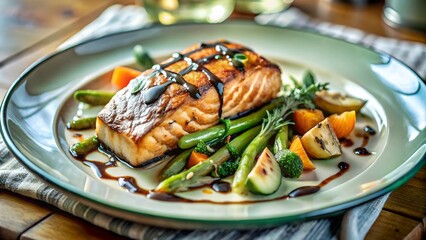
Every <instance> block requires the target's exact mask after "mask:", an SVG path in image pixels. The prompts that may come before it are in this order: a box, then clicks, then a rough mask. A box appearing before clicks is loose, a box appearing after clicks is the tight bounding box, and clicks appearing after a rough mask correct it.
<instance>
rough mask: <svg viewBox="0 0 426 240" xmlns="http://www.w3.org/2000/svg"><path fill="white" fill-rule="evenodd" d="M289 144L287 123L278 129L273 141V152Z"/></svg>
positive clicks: (285, 147) (275, 152)
mask: <svg viewBox="0 0 426 240" xmlns="http://www.w3.org/2000/svg"><path fill="white" fill-rule="evenodd" d="M288 146H289V142H288V125H284V126H282V127H281V129H280V130H279V131H278V133H277V136H275V142H274V154H277V153H278V152H280V151H282V150H284V149H287V148H288Z"/></svg>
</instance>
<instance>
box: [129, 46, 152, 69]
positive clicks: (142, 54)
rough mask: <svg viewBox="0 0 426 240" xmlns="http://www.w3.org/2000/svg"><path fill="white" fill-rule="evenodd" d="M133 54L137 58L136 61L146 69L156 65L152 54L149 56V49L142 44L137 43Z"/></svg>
mask: <svg viewBox="0 0 426 240" xmlns="http://www.w3.org/2000/svg"><path fill="white" fill-rule="evenodd" d="M133 55H134V57H135V59H136V62H137V63H138V64H139V65H141V67H143V69H144V70H146V69H148V68H151V67H152V66H153V65H154V61H153V60H152V58H151V56H149V54H148V51H146V49H145V48H144V47H142V46H141V45H136V46H134V47H133Z"/></svg>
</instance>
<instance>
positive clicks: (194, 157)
mask: <svg viewBox="0 0 426 240" xmlns="http://www.w3.org/2000/svg"><path fill="white" fill-rule="evenodd" d="M208 158H209V156H207V155H206V154H204V153H199V152H195V151H192V153H191V156H190V157H189V159H188V163H187V164H186V166H187V167H188V168H191V167H193V166H195V165H197V164H199V163H200V162H204V161H205V160H207V159H208Z"/></svg>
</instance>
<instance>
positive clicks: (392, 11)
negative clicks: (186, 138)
mask: <svg viewBox="0 0 426 240" xmlns="http://www.w3.org/2000/svg"><path fill="white" fill-rule="evenodd" d="M114 3H119V4H125V5H127V4H138V5H145V7H146V8H147V10H149V11H148V13H149V16H150V17H151V18H152V19H153V20H156V21H159V22H161V23H163V24H172V23H175V22H177V21H197V22H220V21H223V20H225V19H227V18H228V17H231V18H244V19H253V17H254V16H255V15H257V14H265V13H272V12H277V11H282V10H285V9H286V8H288V7H289V6H290V5H291V7H294V8H298V9H300V10H301V11H302V12H304V13H307V14H308V15H310V16H311V17H314V18H318V19H320V20H324V21H329V22H332V23H338V24H342V25H346V26H349V27H355V28H359V29H361V30H368V31H369V32H370V33H373V34H377V35H381V36H389V37H398V38H400V39H405V40H414V41H419V42H426V40H425V34H424V32H423V33H422V32H421V30H420V29H422V28H423V31H424V29H425V28H426V27H425V26H426V20H425V18H426V14H424V13H425V10H426V1H424V0H405V1H400V0H387V2H385V1H384V0H294V1H293V0H208V1H202V0H136V1H135V0H115V1H114V0H90V1H87V0H61V1H53V0H2V1H0V65H2V64H4V61H7V60H8V59H9V58H11V57H12V56H14V55H16V54H17V53H20V52H23V51H25V50H27V49H28V48H29V46H32V45H34V44H39V43H42V42H45V41H55V40H59V39H63V40H64V39H65V38H66V36H64V34H63V33H65V32H67V34H68V36H70V35H72V34H73V33H75V31H76V30H77V29H79V28H82V27H83V26H84V25H86V24H88V23H89V22H90V21H91V20H94V19H95V18H96V17H97V16H98V15H99V14H100V13H101V12H102V11H103V10H105V9H106V8H107V7H108V6H111V5H112V4H114ZM386 4H387V7H386V8H385V6H386ZM397 11H399V12H400V13H401V16H399V15H398V12H397ZM384 12H385V13H386V12H387V15H389V17H384V15H383V13H384ZM417 12H419V13H417ZM388 24H389V25H388ZM413 27H414V28H413ZM73 29H75V31H74V32H73V31H72V30H73ZM414 29H417V30H414ZM70 30H71V31H70ZM64 37H65V38H64Z"/></svg>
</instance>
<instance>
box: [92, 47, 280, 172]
mask: <svg viewBox="0 0 426 240" xmlns="http://www.w3.org/2000/svg"><path fill="white" fill-rule="evenodd" d="M236 57H239V58H240V60H238V62H236V60H235V59H236ZM241 57H242V58H241ZM245 57H246V58H245ZM241 59H242V60H241ZM138 81H139V82H138ZM141 82H143V84H142V87H141V88H139V89H140V90H139V91H138V90H136V86H137V85H138V83H141ZM280 88H281V71H280V69H279V67H278V66H277V65H275V64H273V63H271V62H269V61H268V60H266V59H265V58H263V57H261V56H260V55H258V54H256V53H255V52H253V51H252V50H250V49H248V48H246V47H244V46H242V45H240V44H236V43H229V42H216V43H208V44H197V45H194V46H192V47H190V48H188V49H186V50H184V51H182V52H181V53H175V54H173V57H172V58H170V59H168V60H166V61H164V62H162V63H161V64H159V65H156V66H154V67H153V68H152V69H149V70H147V71H145V72H143V73H142V74H141V76H139V77H138V78H136V79H134V80H132V82H131V83H130V84H129V85H128V86H127V87H125V88H124V89H122V90H120V91H119V92H118V93H117V94H116V95H115V96H114V97H113V98H112V99H111V101H110V102H109V103H108V104H107V105H106V106H105V107H104V108H103V109H102V111H101V112H100V113H99V114H98V117H97V122H96V134H97V137H98V139H99V140H100V141H101V142H102V143H103V144H104V145H106V146H107V147H108V148H109V149H110V150H111V151H112V152H114V153H115V154H116V155H117V156H118V157H120V158H121V159H123V160H125V161H127V162H128V163H129V164H130V165H132V166H146V165H147V164H149V163H151V162H152V160H153V159H158V157H160V156H162V155H164V154H165V153H166V152H168V151H170V150H172V149H175V148H177V143H178V140H179V139H180V138H181V137H182V136H184V135H186V134H188V133H192V132H196V131H199V130H203V129H206V128H208V127H211V126H214V125H216V124H217V123H218V122H219V119H220V118H226V117H230V116H234V115H236V114H238V113H241V112H244V111H247V110H251V109H254V108H257V107H259V106H261V105H263V104H265V103H267V102H269V101H271V100H272V99H273V98H275V97H276V96H277V94H278V92H279V90H280Z"/></svg>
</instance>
